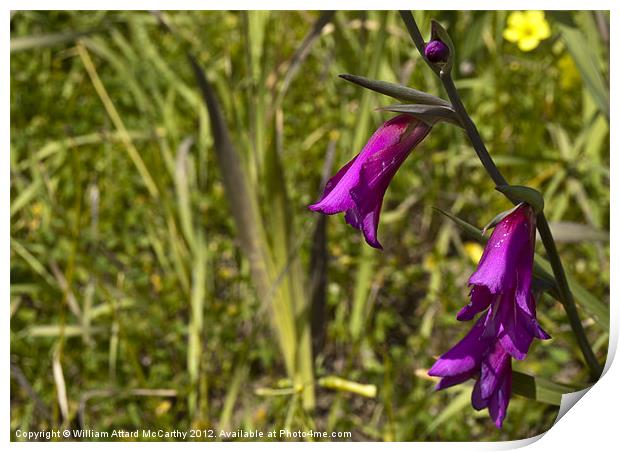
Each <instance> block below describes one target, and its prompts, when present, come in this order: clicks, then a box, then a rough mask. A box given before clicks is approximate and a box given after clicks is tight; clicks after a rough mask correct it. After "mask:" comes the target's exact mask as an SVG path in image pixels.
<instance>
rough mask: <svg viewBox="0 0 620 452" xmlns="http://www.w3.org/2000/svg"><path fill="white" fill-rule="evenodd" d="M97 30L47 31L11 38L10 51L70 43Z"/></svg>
mask: <svg viewBox="0 0 620 452" xmlns="http://www.w3.org/2000/svg"><path fill="white" fill-rule="evenodd" d="M96 31H97V30H87V31H66V32H61V33H49V34H43V35H35V36H24V37H19V38H12V39H11V52H20V51H22V50H30V49H38V48H43V47H52V46H55V45H60V44H67V43H72V42H74V41H75V40H76V39H79V38H81V37H82V36H86V35H89V34H91V33H95V32H96Z"/></svg>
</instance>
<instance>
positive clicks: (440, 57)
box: [424, 39, 450, 63]
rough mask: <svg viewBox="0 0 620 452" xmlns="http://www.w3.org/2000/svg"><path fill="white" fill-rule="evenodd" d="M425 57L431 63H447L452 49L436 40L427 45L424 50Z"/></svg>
mask: <svg viewBox="0 0 620 452" xmlns="http://www.w3.org/2000/svg"><path fill="white" fill-rule="evenodd" d="M424 55H425V56H426V59H427V60H428V61H430V62H431V63H445V62H446V61H448V56H449V55H450V49H449V48H448V46H447V45H445V44H444V43H443V42H441V41H440V40H439V39H435V40H433V41H431V42H429V43H428V44H426V48H425V49H424Z"/></svg>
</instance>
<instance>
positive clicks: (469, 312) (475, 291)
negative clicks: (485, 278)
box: [456, 286, 494, 321]
mask: <svg viewBox="0 0 620 452" xmlns="http://www.w3.org/2000/svg"><path fill="white" fill-rule="evenodd" d="M469 296H470V302H469V304H467V305H466V306H465V307H463V309H461V310H460V311H459V313H458V314H457V315H456V319H457V320H460V321H465V320H471V319H473V318H474V316H475V315H476V314H478V313H479V312H482V311H484V310H485V309H486V308H488V307H489V305H490V304H491V302H492V301H493V298H494V297H493V295H492V294H491V292H489V289H487V288H486V286H474V287H472V289H471V292H470V293H469Z"/></svg>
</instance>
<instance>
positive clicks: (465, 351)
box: [428, 316, 490, 377]
mask: <svg viewBox="0 0 620 452" xmlns="http://www.w3.org/2000/svg"><path fill="white" fill-rule="evenodd" d="M484 320H485V319H484V316H482V317H480V319H478V321H477V322H476V324H475V325H474V327H473V328H472V329H471V330H470V331H469V333H467V334H466V335H465V337H464V338H463V339H461V340H460V341H459V342H458V343H457V344H456V345H455V346H454V347H452V348H451V349H450V350H448V351H447V352H446V353H444V354H443V355H441V357H440V358H439V359H438V360H437V361H436V362H435V364H433V366H432V367H431V368H430V369H429V371H428V374H429V375H431V376H434V377H454V376H456V375H461V374H464V373H467V372H471V371H472V370H478V369H479V367H480V362H481V361H482V356H483V354H484V353H485V352H486V351H487V349H488V347H489V344H490V341H489V339H483V338H482V332H483V330H484Z"/></svg>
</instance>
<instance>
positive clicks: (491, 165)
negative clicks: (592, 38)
mask: <svg viewBox="0 0 620 452" xmlns="http://www.w3.org/2000/svg"><path fill="white" fill-rule="evenodd" d="M400 15H401V17H402V19H403V21H404V22H405V25H406V26H407V30H408V31H409V34H410V35H411V39H412V40H413V42H414V44H415V46H416V48H417V49H418V52H419V53H420V55H421V56H422V58H423V59H424V61H426V64H428V66H429V67H430V68H431V69H432V70H433V72H435V73H436V74H437V75H438V76H439V78H440V79H441V82H442V84H443V87H444V89H445V90H446V93H447V94H448V97H449V99H450V102H451V103H452V107H453V108H454V111H455V112H456V114H457V116H458V117H459V120H460V121H461V124H462V125H463V127H464V128H465V131H466V132H467V136H468V137H469V140H470V141H471V143H472V146H473V147H474V150H475V151H476V154H477V155H478V158H479V159H480V161H481V162H482V165H483V166H484V168H485V170H486V171H487V173H488V174H489V176H490V177H491V179H493V182H494V183H495V185H508V182H507V181H506V179H505V178H504V176H503V175H502V174H501V172H500V171H499V169H498V168H497V166H496V165H495V162H494V161H493V159H492V157H491V155H490V154H489V151H488V150H487V148H486V146H485V145H484V142H483V141H482V138H481V136H480V133H479V132H478V129H477V127H476V125H475V124H474V122H473V121H472V119H471V117H470V116H469V114H468V113H467V110H466V109H465V106H464V105H463V102H462V101H461V98H460V96H459V94H458V91H457V89H456V86H455V85H454V81H453V80H452V77H451V76H450V73H449V72H444V71H442V70H440V69H438V65H436V64H433V63H430V62H429V61H428V60H427V59H426V57H425V55H424V46H425V44H424V39H423V38H422V34H421V33H420V30H419V28H418V26H417V24H416V22H415V19H414V18H413V15H412V14H411V12H409V11H401V12H400ZM536 223H537V227H538V232H539V233H540V238H541V241H542V243H543V246H544V247H545V251H546V252H547V256H548V258H549V262H550V264H551V268H552V269H553V274H554V277H555V281H556V285H557V290H558V292H559V294H560V298H561V300H562V305H563V306H564V310H565V311H566V315H567V316H568V320H569V322H570V325H571V328H572V330H573V332H574V333H575V338H576V339H577V344H578V345H579V348H580V349H581V353H582V354H583V356H584V359H585V361H586V363H587V365H588V367H589V368H590V372H591V374H592V378H593V379H595V380H596V379H598V377H600V375H601V373H602V369H601V365H600V364H599V362H598V360H597V359H596V356H595V355H594V352H593V351H592V346H591V345H590V343H589V341H588V338H587V336H586V334H585V331H584V329H583V326H582V324H581V320H580V319H579V313H578V312H577V307H576V306H575V299H574V298H573V294H572V292H571V290H570V286H569V285H568V281H567V279H566V274H565V272H564V267H563V266H562V261H561V260H560V256H559V254H558V250H557V248H556V246H555V241H554V239H553V235H552V234H551V230H550V229H549V223H547V218H546V217H545V214H544V213H543V212H540V213H539V214H538V215H537V222H536Z"/></svg>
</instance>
